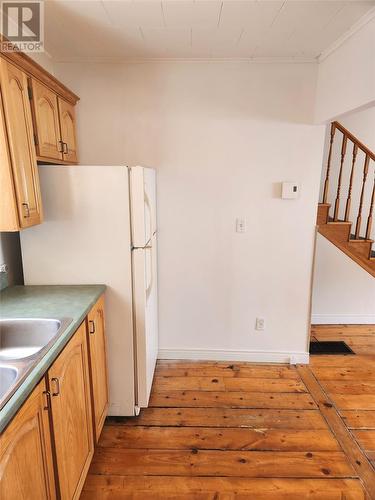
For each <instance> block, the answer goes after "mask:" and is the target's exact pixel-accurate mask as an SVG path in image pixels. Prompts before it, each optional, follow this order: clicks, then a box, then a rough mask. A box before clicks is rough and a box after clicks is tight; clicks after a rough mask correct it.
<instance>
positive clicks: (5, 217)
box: [0, 88, 20, 231]
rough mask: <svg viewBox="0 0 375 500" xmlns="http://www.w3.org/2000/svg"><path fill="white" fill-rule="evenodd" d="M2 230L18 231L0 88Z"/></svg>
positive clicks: (0, 222) (0, 225)
mask: <svg viewBox="0 0 375 500" xmlns="http://www.w3.org/2000/svg"><path fill="white" fill-rule="evenodd" d="M0 186H1V196H0V231H18V230H19V227H20V226H19V219H18V211H17V199H16V193H15V191H14V184H13V173H12V164H11V160H10V154H9V145H8V135H7V131H6V125H5V116H4V108H3V99H2V92H1V88H0Z"/></svg>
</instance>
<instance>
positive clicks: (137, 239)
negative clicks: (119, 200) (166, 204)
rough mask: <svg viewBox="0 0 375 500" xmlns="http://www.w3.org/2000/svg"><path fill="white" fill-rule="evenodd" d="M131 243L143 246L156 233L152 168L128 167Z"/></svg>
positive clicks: (136, 246)
mask: <svg viewBox="0 0 375 500" xmlns="http://www.w3.org/2000/svg"><path fill="white" fill-rule="evenodd" d="M130 204H131V210H130V211H131V222H132V245H133V247H134V248H143V247H145V246H146V245H147V244H148V243H149V242H150V240H151V238H152V236H153V235H154V234H155V233H156V174H155V170H154V169H152V168H145V167H132V168H131V169H130Z"/></svg>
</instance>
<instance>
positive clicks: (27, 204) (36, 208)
mask: <svg viewBox="0 0 375 500" xmlns="http://www.w3.org/2000/svg"><path fill="white" fill-rule="evenodd" d="M0 65H1V68H0V69H1V90H2V95H3V100H4V110H5V121H6V126H7V133H8V142H9V148H10V155H11V161H12V170H13V179H14V186H15V191H16V198H17V207H18V213H19V222H20V227H21V228H24V227H29V226H33V225H34V224H39V223H40V222H41V220H42V209H41V199H40V186H39V177H38V170H37V165H36V155H35V146H34V137H33V125H32V119H31V110H30V102H29V96H28V88H27V77H26V75H25V73H23V72H22V71H21V70H19V69H18V68H17V67H16V66H13V64H10V63H8V62H7V61H5V59H2V58H0Z"/></svg>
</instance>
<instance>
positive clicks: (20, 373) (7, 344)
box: [0, 318, 72, 409]
mask: <svg viewBox="0 0 375 500" xmlns="http://www.w3.org/2000/svg"><path fill="white" fill-rule="evenodd" d="M71 321H72V320H71V319H70V318H62V319H54V318H0V409H1V408H2V407H3V406H4V405H5V403H6V402H7V401H8V400H9V398H10V397H11V396H12V395H13V394H14V393H15V391H16V390H17V389H18V387H19V386H20V385H21V384H22V382H23V381H24V380H25V378H26V377H27V375H28V374H29V373H30V372H31V370H32V369H33V368H34V367H35V366H36V365H37V364H38V362H39V361H40V360H41V359H42V357H43V356H44V354H45V353H46V352H47V351H48V349H50V348H51V347H52V345H53V344H54V343H55V342H56V341H57V340H58V338H59V337H60V336H61V335H62V334H63V333H64V332H65V330H66V329H67V327H68V325H69V323H71Z"/></svg>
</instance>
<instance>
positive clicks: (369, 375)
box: [311, 362, 375, 382]
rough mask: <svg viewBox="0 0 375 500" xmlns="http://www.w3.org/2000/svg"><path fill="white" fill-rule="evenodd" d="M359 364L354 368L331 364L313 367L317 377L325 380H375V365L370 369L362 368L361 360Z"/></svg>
mask: <svg viewBox="0 0 375 500" xmlns="http://www.w3.org/2000/svg"><path fill="white" fill-rule="evenodd" d="M358 365H359V366H356V367H353V368H336V367H331V366H323V367H321V366H319V367H317V366H313V367H312V368H311V369H312V371H313V372H314V374H315V376H316V378H317V379H319V380H320V381H324V380H338V381H340V380H342V381H346V380H353V381H360V380H367V381H374V382H375V366H373V367H372V368H370V369H366V368H362V365H361V362H359V363H358Z"/></svg>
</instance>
